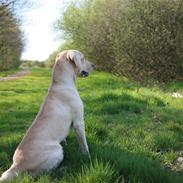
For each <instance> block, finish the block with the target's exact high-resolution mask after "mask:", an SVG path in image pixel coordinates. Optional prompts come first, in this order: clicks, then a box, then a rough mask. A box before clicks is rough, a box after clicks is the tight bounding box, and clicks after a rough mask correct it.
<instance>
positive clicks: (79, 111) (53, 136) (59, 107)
mask: <svg viewBox="0 0 183 183" xmlns="http://www.w3.org/2000/svg"><path fill="white" fill-rule="evenodd" d="M93 66H94V65H93V64H92V63H91V62H89V61H87V60H85V58H84V55H83V54H82V53H81V52H79V51H77V50H66V51H63V52H61V53H60V54H58V55H57V57H56V62H55V65H54V67H53V74H52V75H53V76H52V83H51V86H50V88H49V90H48V94H47V96H46V98H45V101H44V103H43V105H42V107H41V109H40V111H39V113H38V115H37V117H36V118H35V120H34V121H33V123H32V125H31V127H30V128H29V129H28V131H27V133H26V135H25V136H24V138H23V140H22V141H21V143H20V144H19V146H18V147H17V149H16V151H15V153H14V156H13V164H12V165H11V167H10V168H9V169H8V170H7V171H5V172H4V173H3V174H2V176H1V178H0V182H3V181H7V180H12V179H13V178H14V177H16V176H18V175H19V174H20V173H22V172H25V171H26V172H28V173H30V174H31V175H32V176H33V177H35V176H37V175H39V174H40V173H41V172H43V171H50V170H52V169H54V168H56V167H57V166H58V165H59V164H60V163H61V161H62V160H63V157H64V156H63V149H62V146H61V145H60V142H62V141H63V140H64V139H66V137H67V136H68V134H69V131H70V128H71V126H72V127H73V128H74V130H75V132H76V135H77V139H78V141H79V145H80V148H81V151H82V153H83V154H84V155H87V154H89V149H88V145H87V141H86V136H85V127H84V116H83V114H84V110H83V102H82V100H81V98H80V96H79V93H78V91H77V88H76V78H77V75H78V74H79V75H81V76H83V77H87V76H88V75H89V74H90V73H91V71H92V70H93Z"/></svg>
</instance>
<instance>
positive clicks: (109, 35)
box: [58, 0, 183, 83]
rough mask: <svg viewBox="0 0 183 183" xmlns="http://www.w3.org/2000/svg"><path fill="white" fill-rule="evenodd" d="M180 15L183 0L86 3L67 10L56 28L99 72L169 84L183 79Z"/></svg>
mask: <svg viewBox="0 0 183 183" xmlns="http://www.w3.org/2000/svg"><path fill="white" fill-rule="evenodd" d="M182 14H183V1H182V0H173V1H172V0H153V1H152V0H142V1H140V0H131V1H126V0H113V1H110V0H93V1H87V0H85V1H82V2H81V4H79V3H76V4H74V3H71V4H70V5H69V6H68V8H67V9H66V11H65V13H64V15H63V17H62V18H61V19H60V21H58V28H59V29H61V30H64V32H65V38H66V39H67V40H68V41H69V44H70V47H71V48H75V49H79V50H81V51H83V52H84V53H85V55H86V56H87V57H89V59H91V60H92V61H94V62H95V63H96V64H97V67H98V69H100V70H105V71H109V72H113V73H115V74H119V75H124V76H127V77H129V78H132V79H134V80H136V81H141V82H145V83H149V82H154V81H158V82H166V81H170V80H175V79H183V74H182V73H183V72H182V71H183V16H182ZM67 46H68V45H67Z"/></svg>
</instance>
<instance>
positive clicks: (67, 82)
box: [52, 61, 77, 88]
mask: <svg viewBox="0 0 183 183" xmlns="http://www.w3.org/2000/svg"><path fill="white" fill-rule="evenodd" d="M76 75H77V74H76V71H75V70H74V67H73V66H72V65H71V64H70V63H69V62H68V61H59V62H57V63H56V65H55V67H54V71H53V81H52V86H56V85H57V86H62V87H63V88H76Z"/></svg>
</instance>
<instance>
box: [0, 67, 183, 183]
mask: <svg viewBox="0 0 183 183" xmlns="http://www.w3.org/2000/svg"><path fill="white" fill-rule="evenodd" d="M0 75H1V74H0ZM50 80H51V70H50V69H46V68H44V69H43V68H42V69H33V70H32V71H31V74H30V75H28V76H25V77H23V78H21V79H18V80H12V81H2V82H0V174H1V173H2V172H3V171H4V170H5V169H6V168H8V167H9V166H10V164H11V162H12V155H13V153H14V151H15V149H16V146H17V145H18V144H19V142H20V140H21V138H22V137H23V135H24V134H25V131H26V129H27V128H28V127H29V125H30V124H31V122H32V121H33V119H34V118H35V116H36V114H37V112H38V110H39V107H40V105H41V103H42V101H43V99H44V97H45V95H46V93H47V89H48V86H49V84H50ZM77 85H78V90H79V93H80V95H81V97H82V99H83V101H84V104H85V125H86V132H87V140H88V145H89V148H90V153H91V157H90V158H87V157H84V156H82V154H81V152H80V150H79V146H78V143H77V140H76V137H75V134H74V132H73V131H72V132H71V133H70V135H69V137H68V139H67V145H66V144H64V143H63V146H64V151H65V155H64V161H63V162H62V164H61V165H60V167H59V168H58V169H56V170H55V171H53V172H51V173H49V174H43V175H41V176H40V177H39V178H37V179H32V178H31V177H30V176H29V175H27V174H24V175H22V176H21V177H19V178H17V179H15V180H14V181H13V182H16V183H20V182H21V183H30V182H37V183H49V182H52V183H56V182H64V183H66V182H70V183H74V182H77V183H78V182H79V183H98V182H100V183H108V182H111V183H114V182H124V183H126V182H129V183H142V182H143V183H160V182H161V183H178V182H181V180H183V174H182V172H181V169H180V168H179V167H178V166H177V164H176V159H177V157H179V156H180V155H179V154H180V152H181V151H182V150H183V148H182V142H183V136H182V134H183V112H182V110H183V99H176V98H173V97H172V92H173V91H177V90H178V91H179V92H180V93H183V83H176V84H169V85H167V86H166V87H164V89H163V91H162V90H160V89H158V88H155V87H154V88H146V87H141V88H140V89H139V86H138V85H137V84H134V83H132V82H129V81H128V80H127V79H125V78H117V77H115V76H113V75H111V74H107V73H102V72H94V73H93V74H92V75H91V76H90V77H88V78H80V79H79V80H78V82H77Z"/></svg>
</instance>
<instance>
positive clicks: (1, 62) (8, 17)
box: [0, 0, 23, 70]
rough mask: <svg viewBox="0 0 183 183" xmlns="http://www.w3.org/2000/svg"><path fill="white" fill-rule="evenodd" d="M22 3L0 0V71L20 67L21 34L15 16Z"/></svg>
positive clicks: (17, 0)
mask: <svg viewBox="0 0 183 183" xmlns="http://www.w3.org/2000/svg"><path fill="white" fill-rule="evenodd" d="M22 3H23V1H20V0H0V70H7V69H13V68H16V67H18V66H19V65H20V56H21V52H22V50H23V33H22V32H21V30H20V21H19V20H18V18H17V16H16V14H17V10H18V8H20V7H21V6H22Z"/></svg>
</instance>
